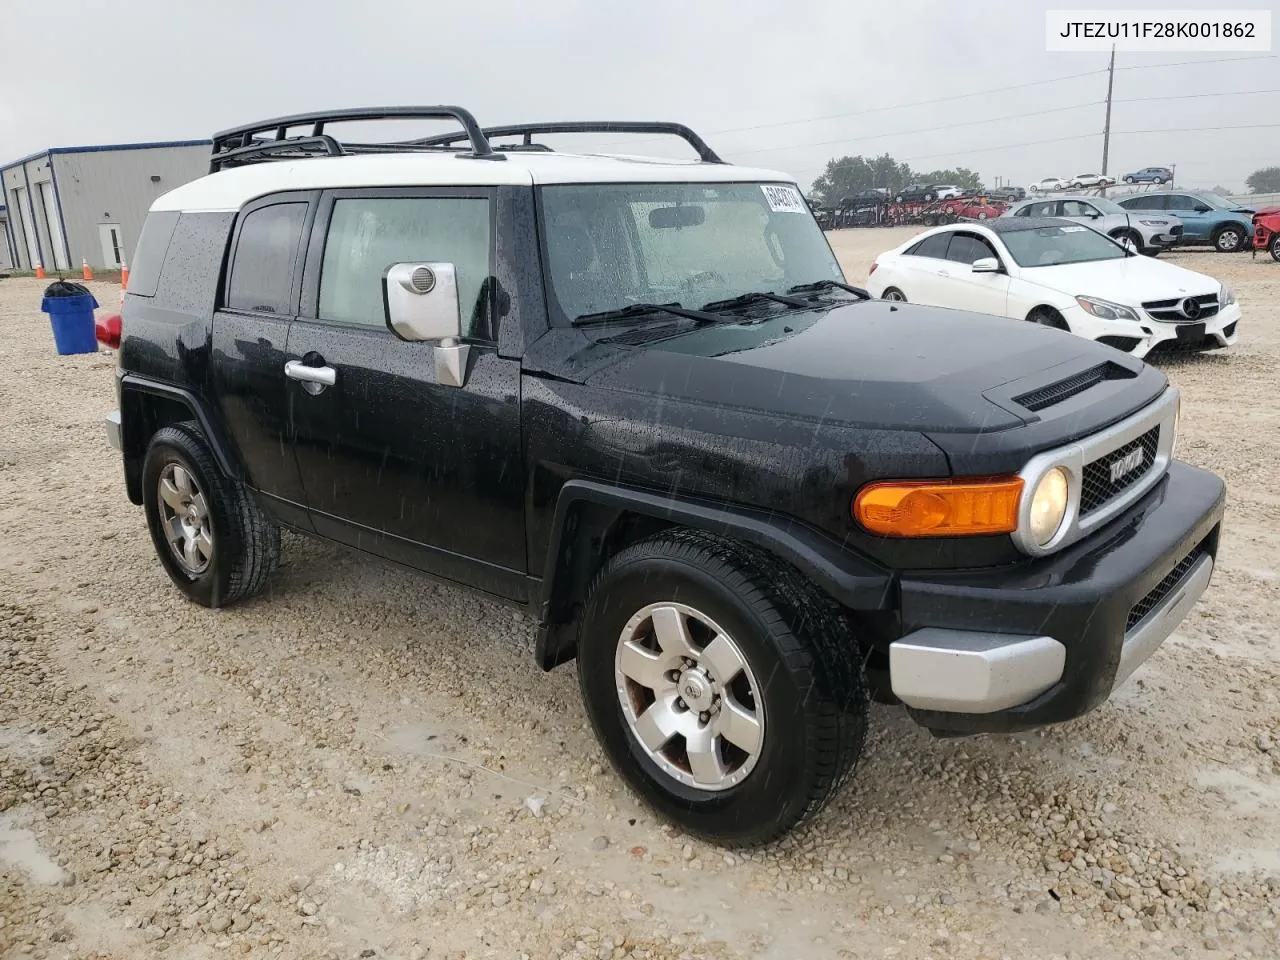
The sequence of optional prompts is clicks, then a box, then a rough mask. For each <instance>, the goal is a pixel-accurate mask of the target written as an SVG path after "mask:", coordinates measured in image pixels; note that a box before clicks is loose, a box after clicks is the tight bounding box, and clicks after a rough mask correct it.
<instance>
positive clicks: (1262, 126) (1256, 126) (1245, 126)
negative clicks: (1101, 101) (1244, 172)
mask: <svg viewBox="0 0 1280 960" xmlns="http://www.w3.org/2000/svg"><path fill="white" fill-rule="evenodd" d="M1273 127H1280V123H1240V124H1236V125H1235V126H1230V127H1162V128H1160V129H1158V130H1117V131H1115V132H1116V133H1122V134H1129V133H1217V132H1219V131H1221V130H1270V129H1272V128H1273Z"/></svg>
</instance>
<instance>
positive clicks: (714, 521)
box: [535, 479, 896, 670]
mask: <svg viewBox="0 0 1280 960" xmlns="http://www.w3.org/2000/svg"><path fill="white" fill-rule="evenodd" d="M593 508H595V509H593ZM623 515H631V516H634V517H641V518H646V519H649V520H653V521H659V522H660V523H661V524H663V525H671V526H682V527H689V528H692V529H696V530H705V531H707V532H709V533H716V534H719V535H721V536H725V537H731V538H733V539H735V540H741V541H744V542H746V543H751V544H754V545H755V546H758V547H760V548H762V549H764V550H767V551H768V552H770V553H772V554H774V555H775V556H777V557H778V558H779V559H781V560H783V561H785V562H787V563H789V564H791V565H792V566H793V567H795V568H796V570H798V571H799V572H800V573H801V574H802V575H803V576H805V577H807V578H808V579H809V580H811V581H812V582H813V583H814V584H815V585H816V586H817V587H818V588H819V589H821V590H822V591H824V592H825V593H827V594H828V595H829V596H830V597H832V599H834V600H835V601H836V602H838V603H840V604H841V605H842V606H844V607H847V608H849V609H851V610H861V611H868V610H883V609H887V608H888V607H889V606H890V603H891V601H892V598H893V594H894V589H895V585H896V577H895V575H894V574H893V572H892V571H890V570H887V569H886V568H884V567H882V566H880V565H878V564H876V563H874V562H873V561H871V560H869V559H868V558H866V557H864V556H862V555H861V554H858V553H854V552H853V551H850V550H848V549H845V548H843V547H842V546H841V545H840V544H839V543H838V542H837V541H835V540H833V539H831V538H830V537H829V536H827V535H826V534H823V533H821V532H819V531H817V530H815V529H813V528H812V527H809V526H808V525H806V524H803V523H800V522H798V521H796V520H793V519H791V518H789V517H786V516H782V515H778V514H770V513H768V512H766V511H762V510H755V509H750V508H743V507H737V506H728V505H724V504H720V503H714V502H710V501H698V500H692V499H676V498H673V497H671V496H669V495H665V494H661V493H656V492H654V491H650V490H643V489H639V488H633V487H625V486H619V485H616V484H610V483H603V482H600V481H595V480H585V479H574V480H568V481H566V482H565V483H564V484H563V486H561V488H560V492H559V495H558V497H557V499H556V508H555V515H554V520H553V524H552V528H551V538H550V542H549V544H548V546H547V555H546V561H545V566H544V568H543V577H542V595H541V602H540V605H539V608H538V619H539V621H540V624H539V630H538V638H537V645H536V650H535V655H536V657H537V659H538V662H539V664H540V665H541V666H542V668H543V669H544V670H550V669H552V668H553V667H555V666H557V665H558V664H561V663H564V662H565V661H567V660H570V659H572V658H573V655H574V651H575V648H576V645H577V636H576V626H575V625H574V624H573V622H572V620H573V617H572V611H571V606H572V598H573V596H574V594H575V590H576V591H577V592H578V593H579V595H581V594H582V593H583V592H585V589H586V586H587V583H584V582H582V581H583V580H584V578H585V579H586V580H587V581H589V580H590V578H591V577H592V576H594V573H595V570H594V568H591V569H589V570H586V569H585V568H584V566H583V563H582V562H581V561H582V559H583V557H582V555H583V554H584V553H585V552H586V549H587V548H588V547H589V545H590V542H591V540H592V538H593V537H596V536H599V535H601V534H603V533H605V532H606V531H607V529H608V527H609V525H610V524H611V523H612V522H613V521H614V520H616V519H617V518H619V517H621V516H623Z"/></svg>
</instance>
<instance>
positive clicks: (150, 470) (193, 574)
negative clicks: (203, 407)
mask: <svg viewBox="0 0 1280 960" xmlns="http://www.w3.org/2000/svg"><path fill="white" fill-rule="evenodd" d="M142 499H143V511H144V513H145V514H146V518H147V527H148V529H149V530H150V532H151V541H152V543H153V544H154V546H155V549H156V554H157V555H158V556H159V558H160V563H161V565H163V566H164V569H165V572H166V573H168V574H169V578H170V579H171V580H172V581H173V582H174V584H176V585H177V587H178V589H179V590H181V591H182V592H183V594H185V595H186V597H187V598H188V599H190V600H194V601H195V602H196V603H199V604H201V605H203V606H206V607H223V606H227V605H229V604H232V603H235V602H236V601H238V600H243V599H245V598H246V597H249V596H252V595H253V594H255V593H257V592H258V591H259V590H260V589H262V586H263V584H264V583H266V580H267V578H268V577H269V576H270V575H271V573H272V572H273V571H274V570H275V568H276V566H277V565H278V563H279V560H280V530H279V528H278V527H277V526H276V525H275V524H274V523H273V522H272V521H271V519H270V518H269V517H267V516H266V514H264V513H263V512H262V510H261V509H260V508H259V507H258V504H257V503H256V501H254V499H253V495H252V494H251V493H250V492H249V489H248V488H247V487H246V486H245V485H244V484H242V483H240V482H239V481H236V480H232V479H230V478H228V477H226V476H224V475H223V473H222V471H221V470H219V469H218V466H217V464H216V463H214V460H213V456H212V454H210V452H209V448H208V445H207V443H206V441H205V439H204V437H203V435H202V434H201V433H200V429H199V427H198V426H197V425H196V424H195V423H193V422H187V423H179V424H175V425H173V426H169V427H164V428H162V429H161V430H158V431H156V434H155V436H154V437H152V438H151V443H150V445H149V446H148V447H147V455H146V459H145V460H144V462H143V467H142Z"/></svg>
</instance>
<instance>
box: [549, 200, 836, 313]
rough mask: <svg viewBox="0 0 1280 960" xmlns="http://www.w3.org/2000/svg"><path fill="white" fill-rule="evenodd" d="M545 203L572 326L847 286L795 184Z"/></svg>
mask: <svg viewBox="0 0 1280 960" xmlns="http://www.w3.org/2000/svg"><path fill="white" fill-rule="evenodd" d="M541 197H542V209H543V231H544V238H543V242H544V244H545V247H546V253H547V272H548V277H549V279H550V281H551V292H552V294H553V297H554V299H555V301H556V303H557V305H558V306H559V310H560V313H561V314H562V315H563V317H564V318H567V319H570V320H572V319H573V318H575V317H580V316H583V315H584V314H590V313H603V312H607V311H611V310H616V309H619V308H622V307H625V306H627V305H628V304H630V303H680V304H683V305H684V306H686V307H702V306H703V305H705V304H707V303H710V302H712V301H717V300H726V299H730V298H732V297H737V296H741V295H743V294H746V293H756V292H762V291H773V292H775V293H781V292H784V291H786V290H788V289H790V288H791V287H793V286H796V285H799V284H807V283H815V282H817V281H820V280H843V279H844V274H843V273H842V272H841V270H840V265H839V263H837V262H836V259H835V257H834V256H833V255H832V253H831V247H830V245H829V244H828V243H827V239H826V236H825V235H824V234H823V232H822V229H821V228H820V227H819V226H818V223H817V221H816V220H814V218H813V214H812V213H811V212H810V211H809V210H808V208H807V207H805V205H804V203H803V201H802V200H801V198H800V192H799V191H798V190H796V188H795V187H794V186H792V185H789V184H761V183H715V184H711V183H649V184H645V183H622V184H604V183H601V184H566V185H564V186H549V187H543V188H542V191H541Z"/></svg>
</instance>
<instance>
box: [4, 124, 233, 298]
mask: <svg viewBox="0 0 1280 960" xmlns="http://www.w3.org/2000/svg"><path fill="white" fill-rule="evenodd" d="M210 146H211V141H208V140H176V141H169V142H164V143H117V144H109V145H106V146H100V147H51V148H49V149H48V150H42V151H40V152H39V153H33V154H32V155H31V156H29V157H23V158H22V159H21V160H15V161H13V162H12V163H9V164H6V165H4V166H0V190H2V194H0V201H2V202H3V203H4V205H5V206H7V207H8V229H7V230H5V231H4V234H5V235H4V236H3V237H0V240H2V241H3V242H4V244H5V245H6V252H5V254H0V261H3V259H5V257H6V256H7V258H8V259H9V260H10V261H11V262H12V263H13V265H14V267H15V268H16V269H19V270H32V269H34V268H35V264H36V263H37V262H39V263H40V264H42V265H43V266H44V268H45V270H47V271H49V272H50V273H52V272H54V271H55V270H69V271H73V272H74V271H78V270H79V269H80V265H81V261H87V262H88V264H89V265H90V266H91V267H94V268H96V269H107V270H110V269H115V268H118V267H119V266H120V265H121V264H122V263H125V262H127V261H128V258H129V257H130V256H132V254H133V248H134V245H135V244H136V243H137V242H138V234H139V233H140V232H141V230H142V221H143V220H144V219H145V218H146V215H147V210H148V209H150V207H151V204H152V202H153V201H154V200H155V199H156V198H157V197H158V196H160V195H161V194H162V193H167V192H168V191H170V190H172V189H173V188H174V187H179V186H181V185H182V184H184V183H187V182H189V181H191V180H194V179H196V178H197V177H200V176H203V175H204V174H206V173H208V172H209V149H210Z"/></svg>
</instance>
